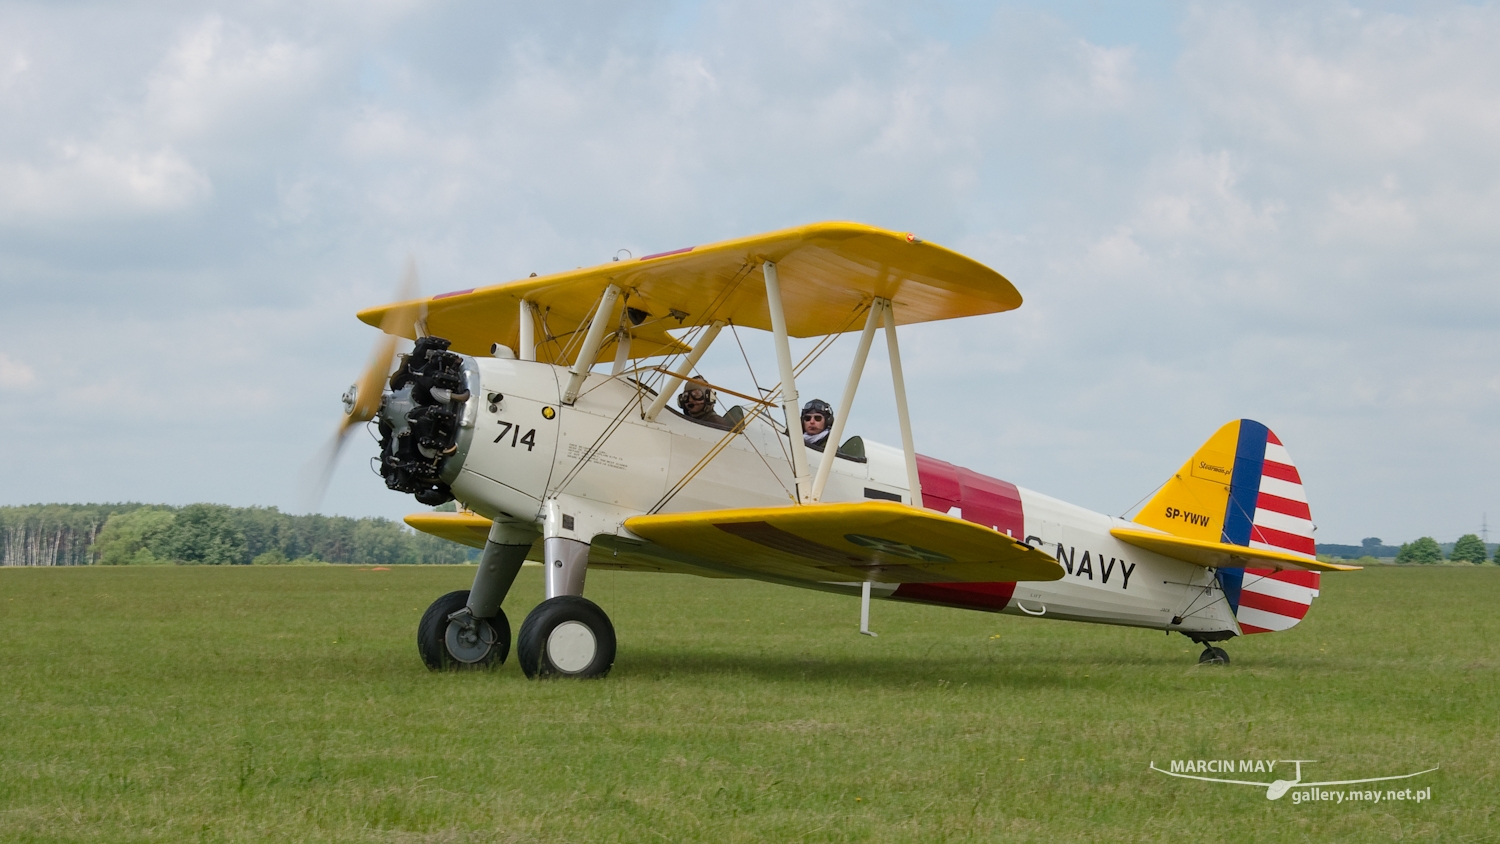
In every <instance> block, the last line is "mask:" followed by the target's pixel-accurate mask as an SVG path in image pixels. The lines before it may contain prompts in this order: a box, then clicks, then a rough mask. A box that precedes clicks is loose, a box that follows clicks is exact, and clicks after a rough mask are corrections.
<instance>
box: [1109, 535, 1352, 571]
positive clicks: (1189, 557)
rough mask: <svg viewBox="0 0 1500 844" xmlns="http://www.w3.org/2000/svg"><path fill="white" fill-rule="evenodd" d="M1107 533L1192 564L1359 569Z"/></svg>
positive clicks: (1179, 539) (1218, 545)
mask: <svg viewBox="0 0 1500 844" xmlns="http://www.w3.org/2000/svg"><path fill="white" fill-rule="evenodd" d="M1110 534H1111V535H1112V536H1114V537H1115V538H1116V539H1118V540H1120V541H1121V542H1127V543H1129V544H1131V545H1134V546H1136V547H1137V548H1144V549H1146V550H1147V551H1154V552H1156V553H1158V554H1161V555H1162V556H1164V557H1171V558H1172V559H1174V560H1181V561H1183V562H1184V563H1192V564H1193V565H1195V566H1203V567H1204V568H1209V569H1229V568H1246V567H1249V566H1258V567H1261V568H1270V569H1273V570H1277V571H1280V570H1282V569H1300V570H1302V571H1358V570H1359V569H1360V566H1342V565H1338V564H1336V563H1324V562H1320V561H1318V560H1316V559H1308V558H1307V557H1304V556H1302V555H1300V554H1289V553H1286V552H1284V551H1272V550H1269V549H1266V548H1249V547H1246V546H1243V545H1229V544H1226V543H1223V542H1212V541H1209V540H1206V539H1189V538H1187V537H1185V536H1172V535H1170V534H1165V533H1156V532H1155V531H1149V530H1132V529H1131V528H1114V529H1113V530H1111V531H1110Z"/></svg>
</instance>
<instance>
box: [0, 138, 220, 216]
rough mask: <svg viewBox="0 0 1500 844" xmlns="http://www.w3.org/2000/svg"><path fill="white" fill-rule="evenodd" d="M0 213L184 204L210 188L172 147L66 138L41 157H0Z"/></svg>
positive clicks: (103, 212) (94, 212)
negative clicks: (124, 146) (111, 145)
mask: <svg viewBox="0 0 1500 844" xmlns="http://www.w3.org/2000/svg"><path fill="white" fill-rule="evenodd" d="M0 185H3V186H0V216H3V217H4V218H8V219H9V220H10V221H11V222H12V223H18V224H21V225H33V224H35V223H36V222H38V220H39V219H40V220H42V221H46V220H68V221H86V220H97V219H100V218H109V217H116V216H121V215H133V214H137V213H145V214H158V213H162V212H168V211H177V210H181V209H184V208H188V207H190V206H192V205H194V204H196V203H198V202H200V201H202V200H204V199H206V198H208V196H209V195H210V194H211V193H212V185H211V183H210V181H209V178H208V176H207V175H205V174H204V173H203V172H201V171H200V170H198V169H197V168H195V167H194V166H193V165H192V164H191V163H190V162H188V161H187V160H186V159H185V158H183V156H182V155H181V154H180V153H178V152H177V151H176V150H173V149H170V148H167V149H158V150H155V151H152V152H123V151H118V150H111V149H107V148H104V147H100V146H97V145H93V144H78V143H66V144H62V145H61V146H60V147H59V148H58V149H57V150H56V152H55V153H54V154H53V155H51V156H49V159H48V160H47V161H45V162H41V163H35V162H9V163H0Z"/></svg>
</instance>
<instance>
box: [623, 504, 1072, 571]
mask: <svg viewBox="0 0 1500 844" xmlns="http://www.w3.org/2000/svg"><path fill="white" fill-rule="evenodd" d="M625 528H626V529H627V530H629V531H630V532H631V533H634V534H636V535H637V536H640V537H643V538H645V539H647V540H650V541H651V542H653V543H655V544H657V545H660V546H662V547H663V548H666V549H669V550H671V551H677V552H680V553H684V554H691V555H693V556H695V557H698V558H701V559H703V560H706V561H709V562H712V563H716V564H719V565H724V566H730V567H733V568H736V569H740V570H743V571H749V572H756V573H760V574H766V575H773V576H776V577H785V578H792V579H796V580H812V581H844V582H853V583H858V582H862V581H865V580H871V581H874V582H877V583H994V582H1008V581H1018V580H1057V579H1059V578H1061V577H1062V576H1063V569H1062V566H1060V565H1058V564H1057V561H1056V560H1054V559H1052V557H1050V556H1048V555H1047V554H1045V553H1043V552H1041V551H1038V550H1037V549H1035V548H1033V547H1032V546H1030V545H1027V544H1026V543H1024V542H1019V541H1017V540H1015V539H1012V538H1011V537H1009V536H1006V535H1005V534H1003V533H1000V532H998V531H995V530H993V529H991V528H987V527H983V526H981V525H976V524H974V523H972V522H966V521H963V520H962V519H955V518H953V517H952V516H945V515H942V514H940V513H934V512H932V511H930V510H918V509H916V508H913V507H908V506H906V505H904V504H897V503H894V502H885V501H868V502H863V503H858V504H812V505H806V506H801V507H763V508H751V509H743V510H707V511H699V512H694V513H673V514H670V515H655V516H635V517H633V518H630V519H626V520H625Z"/></svg>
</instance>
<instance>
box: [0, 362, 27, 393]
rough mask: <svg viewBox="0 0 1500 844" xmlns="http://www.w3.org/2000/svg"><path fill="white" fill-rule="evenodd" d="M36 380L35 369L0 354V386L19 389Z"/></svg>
mask: <svg viewBox="0 0 1500 844" xmlns="http://www.w3.org/2000/svg"><path fill="white" fill-rule="evenodd" d="M35 382H36V371H35V370H33V369H32V368H31V367H29V366H27V365H26V364H25V363H24V362H22V361H19V360H14V359H12V358H11V357H10V356H9V355H4V354H0V387H5V388H7V389H19V388H22V387H30V386H31V385H32V384H34V383H35Z"/></svg>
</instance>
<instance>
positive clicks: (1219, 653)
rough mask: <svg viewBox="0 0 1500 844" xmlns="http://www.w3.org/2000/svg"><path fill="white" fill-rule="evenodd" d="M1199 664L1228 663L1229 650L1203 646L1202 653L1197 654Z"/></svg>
mask: <svg viewBox="0 0 1500 844" xmlns="http://www.w3.org/2000/svg"><path fill="white" fill-rule="evenodd" d="M1198 664H1199V665H1228V664H1229V652H1228V651H1226V650H1224V649H1223V648H1216V647H1214V646H1213V645H1208V646H1205V647H1204V648H1203V653H1201V654H1198Z"/></svg>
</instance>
